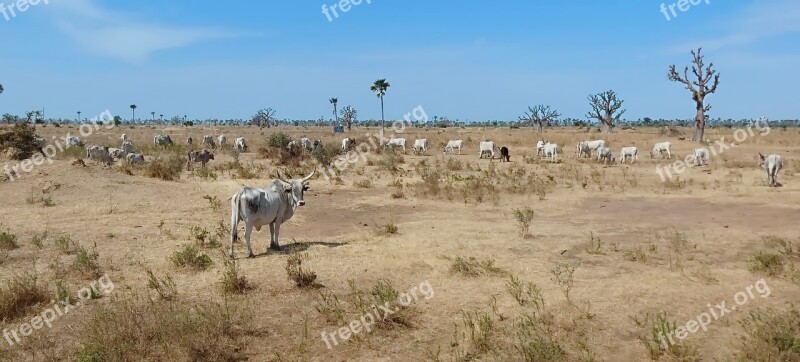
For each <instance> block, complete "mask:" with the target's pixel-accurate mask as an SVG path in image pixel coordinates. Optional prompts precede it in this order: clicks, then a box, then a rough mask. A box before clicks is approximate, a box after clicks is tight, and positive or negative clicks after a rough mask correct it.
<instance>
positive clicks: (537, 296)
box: [506, 275, 544, 311]
mask: <svg viewBox="0 0 800 362" xmlns="http://www.w3.org/2000/svg"><path fill="white" fill-rule="evenodd" d="M506 290H508V293H509V294H511V296H512V297H514V300H516V301H517V303H519V305H525V304H526V303H533V304H534V305H535V306H536V307H537V308H538V309H539V310H540V311H541V310H543V309H544V296H543V295H542V290H541V289H540V288H539V287H538V286H536V284H533V283H523V282H522V281H521V280H520V279H519V278H517V277H515V276H513V275H512V276H511V279H510V280H509V281H508V282H506Z"/></svg>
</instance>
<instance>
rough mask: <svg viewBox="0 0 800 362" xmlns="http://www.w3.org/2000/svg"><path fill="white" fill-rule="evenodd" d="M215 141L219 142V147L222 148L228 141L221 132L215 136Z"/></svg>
mask: <svg viewBox="0 0 800 362" xmlns="http://www.w3.org/2000/svg"><path fill="white" fill-rule="evenodd" d="M217 142H219V148H223V147H225V143H226V142H228V139H227V138H226V137H225V135H224V134H221V135H219V137H217Z"/></svg>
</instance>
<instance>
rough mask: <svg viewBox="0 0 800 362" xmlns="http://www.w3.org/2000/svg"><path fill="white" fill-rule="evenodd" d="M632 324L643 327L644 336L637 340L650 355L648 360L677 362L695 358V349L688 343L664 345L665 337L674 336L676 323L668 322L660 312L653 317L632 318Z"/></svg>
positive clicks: (648, 315)
mask: <svg viewBox="0 0 800 362" xmlns="http://www.w3.org/2000/svg"><path fill="white" fill-rule="evenodd" d="M634 322H636V324H637V325H639V326H640V327H644V328H645V331H646V332H649V333H647V334H645V335H644V336H640V337H639V340H640V341H641V342H642V344H643V345H644V347H645V348H647V351H648V352H649V353H650V358H651V359H653V360H657V359H660V358H661V356H665V355H666V356H668V357H671V359H672V360H678V361H685V360H688V361H692V360H694V358H693V357H695V356H697V349H696V348H695V347H694V346H692V345H691V344H689V343H688V341H681V342H679V343H680V344H671V343H668V342H667V343H664V342H663V341H665V340H667V341H668V339H667V337H668V336H670V335H672V334H675V329H676V326H677V323H676V322H674V321H672V322H670V321H669V319H668V317H667V313H666V312H661V313H656V314H655V315H650V314H649V313H648V314H646V315H645V316H644V318H641V320H640V319H638V318H634Z"/></svg>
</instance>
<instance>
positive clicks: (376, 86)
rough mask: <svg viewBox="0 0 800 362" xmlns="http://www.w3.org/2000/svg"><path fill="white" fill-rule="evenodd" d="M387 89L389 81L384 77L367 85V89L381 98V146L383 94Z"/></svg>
mask: <svg viewBox="0 0 800 362" xmlns="http://www.w3.org/2000/svg"><path fill="white" fill-rule="evenodd" d="M387 89H389V83H388V82H387V81H386V78H384V79H378V80H376V81H375V83H372V86H371V87H369V90H371V91H373V92H375V94H377V95H378V97H379V98H380V99H381V146H383V127H384V124H383V123H384V117H383V96H385V95H386V90H387Z"/></svg>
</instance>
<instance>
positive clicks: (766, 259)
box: [750, 251, 783, 277]
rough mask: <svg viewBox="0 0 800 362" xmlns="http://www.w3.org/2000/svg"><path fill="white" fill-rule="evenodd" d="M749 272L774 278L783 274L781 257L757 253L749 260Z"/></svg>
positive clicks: (761, 252) (763, 252)
mask: <svg viewBox="0 0 800 362" xmlns="http://www.w3.org/2000/svg"><path fill="white" fill-rule="evenodd" d="M750 271H752V272H762V273H766V274H767V275H768V276H771V277H774V276H776V275H780V274H781V273H783V256H781V255H780V254H774V253H768V252H765V251H759V252H758V254H756V255H753V259H752V260H750Z"/></svg>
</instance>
